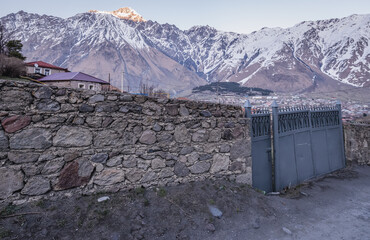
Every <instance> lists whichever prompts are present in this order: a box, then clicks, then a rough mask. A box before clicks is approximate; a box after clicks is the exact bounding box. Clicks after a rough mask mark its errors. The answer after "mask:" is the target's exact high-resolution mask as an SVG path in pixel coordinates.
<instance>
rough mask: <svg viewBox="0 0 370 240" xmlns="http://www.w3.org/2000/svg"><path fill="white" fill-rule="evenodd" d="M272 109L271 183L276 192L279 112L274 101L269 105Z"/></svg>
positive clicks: (278, 174)
mask: <svg viewBox="0 0 370 240" xmlns="http://www.w3.org/2000/svg"><path fill="white" fill-rule="evenodd" d="M271 108H272V130H273V134H272V137H273V150H272V151H271V152H272V156H273V166H272V167H273V169H274V177H273V179H272V182H273V186H272V188H273V191H276V190H278V189H277V188H278V187H280V168H279V161H280V159H279V150H278V149H277V148H278V146H279V133H278V132H279V131H278V125H279V112H278V108H279V106H278V104H277V102H276V101H275V100H274V101H273V102H272V104H271Z"/></svg>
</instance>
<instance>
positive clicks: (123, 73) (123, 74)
mask: <svg viewBox="0 0 370 240" xmlns="http://www.w3.org/2000/svg"><path fill="white" fill-rule="evenodd" d="M124 76H125V72H122V79H121V91H122V92H123V80H124Z"/></svg>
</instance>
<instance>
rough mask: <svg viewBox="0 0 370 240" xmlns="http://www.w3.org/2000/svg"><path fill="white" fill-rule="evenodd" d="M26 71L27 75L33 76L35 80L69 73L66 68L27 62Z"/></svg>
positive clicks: (41, 62)
mask: <svg viewBox="0 0 370 240" xmlns="http://www.w3.org/2000/svg"><path fill="white" fill-rule="evenodd" d="M26 69H27V75H29V76H35V77H36V78H41V77H43V76H49V75H51V74H54V73H61V72H69V71H68V69H67V68H61V67H58V66H54V65H52V64H50V63H46V62H43V61H36V62H28V63H26Z"/></svg>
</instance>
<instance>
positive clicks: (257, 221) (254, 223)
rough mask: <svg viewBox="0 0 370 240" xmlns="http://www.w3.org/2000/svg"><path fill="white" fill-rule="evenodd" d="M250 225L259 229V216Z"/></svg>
mask: <svg viewBox="0 0 370 240" xmlns="http://www.w3.org/2000/svg"><path fill="white" fill-rule="evenodd" d="M252 227H253V228H254V229H259V228H260V227H261V221H260V219H259V218H257V219H256V220H255V221H254V222H253V224H252Z"/></svg>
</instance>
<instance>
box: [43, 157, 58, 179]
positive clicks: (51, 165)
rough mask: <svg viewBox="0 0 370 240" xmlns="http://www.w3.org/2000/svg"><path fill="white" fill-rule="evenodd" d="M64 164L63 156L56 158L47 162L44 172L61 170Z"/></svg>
mask: <svg viewBox="0 0 370 240" xmlns="http://www.w3.org/2000/svg"><path fill="white" fill-rule="evenodd" d="M63 166H64V160H63V158H62V157H61V158H56V159H54V160H51V161H48V162H46V164H45V166H44V168H43V169H42V172H41V173H42V174H45V175H47V174H52V173H56V172H58V171H60V170H61V169H62V168H63Z"/></svg>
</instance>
